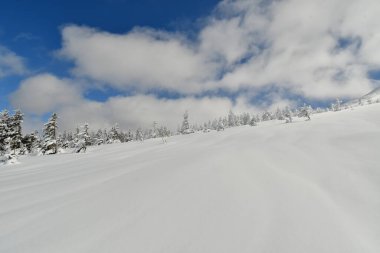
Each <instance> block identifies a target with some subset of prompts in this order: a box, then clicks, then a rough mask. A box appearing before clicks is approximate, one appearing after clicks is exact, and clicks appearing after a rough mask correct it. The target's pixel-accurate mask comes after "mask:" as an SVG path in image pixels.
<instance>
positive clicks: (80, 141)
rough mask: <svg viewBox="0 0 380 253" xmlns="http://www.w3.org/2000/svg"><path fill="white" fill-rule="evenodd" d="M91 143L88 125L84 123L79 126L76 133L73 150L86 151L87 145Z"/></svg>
mask: <svg viewBox="0 0 380 253" xmlns="http://www.w3.org/2000/svg"><path fill="white" fill-rule="evenodd" d="M89 145H91V142H90V134H89V125H88V123H84V124H83V126H82V127H81V128H80V131H79V133H78V138H77V141H76V143H75V152H76V153H80V152H81V151H83V152H86V150H87V146H89Z"/></svg>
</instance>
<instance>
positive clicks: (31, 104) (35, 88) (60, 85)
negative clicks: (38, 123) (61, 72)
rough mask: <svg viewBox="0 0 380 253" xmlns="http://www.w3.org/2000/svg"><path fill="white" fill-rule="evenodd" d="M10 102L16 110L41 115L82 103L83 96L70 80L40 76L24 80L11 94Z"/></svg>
mask: <svg viewBox="0 0 380 253" xmlns="http://www.w3.org/2000/svg"><path fill="white" fill-rule="evenodd" d="M10 101H11V104H12V106H13V107H14V108H20V109H21V110H23V111H25V112H29V113H32V114H39V115H40V114H44V113H48V112H51V111H54V110H57V109H59V108H61V107H62V106H67V105H71V106H75V105H76V104H77V103H78V102H79V101H81V96H80V91H79V89H78V88H77V87H76V86H74V85H72V84H71V83H70V81H69V80H65V79H58V78H57V77H55V76H53V75H50V74H40V75H37V76H34V77H31V78H28V79H26V80H24V81H23V82H22V83H21V85H20V87H19V89H18V90H17V91H15V92H14V93H13V94H11V96H10Z"/></svg>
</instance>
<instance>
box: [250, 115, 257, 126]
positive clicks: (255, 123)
mask: <svg viewBox="0 0 380 253" xmlns="http://www.w3.org/2000/svg"><path fill="white" fill-rule="evenodd" d="M249 125H250V126H257V120H256V117H254V116H253V117H252V119H251V120H250V122H249Z"/></svg>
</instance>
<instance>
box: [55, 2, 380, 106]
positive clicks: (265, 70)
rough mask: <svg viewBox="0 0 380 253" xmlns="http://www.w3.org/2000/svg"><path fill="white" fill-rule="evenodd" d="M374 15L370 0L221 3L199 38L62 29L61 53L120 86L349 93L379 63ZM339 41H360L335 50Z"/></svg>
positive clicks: (359, 88)
mask: <svg viewBox="0 0 380 253" xmlns="http://www.w3.org/2000/svg"><path fill="white" fill-rule="evenodd" d="M360 10H361V11H360ZM379 12H380V4H378V3H377V1H375V0H363V1H354V0H329V1H327V0H323V1H314V0H302V1H300V0H284V1H251V0H240V1H229V0H225V1H223V2H221V3H220V4H219V5H218V7H217V8H216V11H215V12H214V13H213V14H212V15H211V16H210V17H209V18H208V22H206V25H205V26H204V27H203V29H201V31H200V33H199V35H198V39H197V40H196V41H190V40H188V39H186V38H185V36H181V35H179V34H176V33H168V32H162V31H155V30H152V29H141V28H140V29H135V30H133V31H131V32H129V33H127V34H124V35H116V34H111V33H107V32H102V31H99V30H94V29H90V28H86V27H78V26H67V27H66V28H64V29H63V31H62V34H63V48H62V50H61V54H62V55H64V56H66V57H67V58H69V59H72V60H74V62H75V64H76V66H75V68H74V72H75V73H76V74H78V75H82V76H87V77H89V78H91V79H94V80H98V81H102V82H106V83H108V84H109V85H111V86H113V87H116V88H119V89H125V88H130V87H135V88H138V89H139V90H140V91H141V90H142V91H144V90H149V89H169V90H175V91H178V92H180V93H184V94H188V93H199V92H202V91H207V90H213V89H216V88H224V89H230V90H238V89H241V88H247V87H248V88H252V87H255V88H257V87H266V86H270V85H273V84H276V85H278V86H282V87H286V88H289V89H290V90H292V91H293V92H294V93H298V94H301V95H304V96H306V97H308V98H317V99H326V98H328V99H330V98H332V97H335V96H343V97H355V96H358V95H361V94H363V93H365V92H367V91H369V90H370V89H371V87H372V83H371V81H370V80H368V78H367V72H368V70H369V69H373V68H379V67H380V60H379V59H380V55H379V53H378V52H380V51H379V50H377V47H378V45H379V42H380V35H378V32H377V30H378V24H379V23H380V18H379V15H378V13H379ZM363 13H365V15H364V14H363ZM341 38H357V42H356V45H355V46H347V47H346V48H341V49H339V48H337V45H338V41H339V39H341ZM358 41H360V43H358ZM338 49H339V50H338ZM223 72H227V73H224V76H223V77H222V79H221V80H219V79H218V78H217V77H218V76H220V73H223Z"/></svg>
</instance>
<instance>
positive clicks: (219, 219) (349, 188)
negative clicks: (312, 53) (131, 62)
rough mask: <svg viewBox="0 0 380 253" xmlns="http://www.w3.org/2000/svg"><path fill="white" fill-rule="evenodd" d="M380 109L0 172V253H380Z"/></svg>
mask: <svg viewBox="0 0 380 253" xmlns="http://www.w3.org/2000/svg"><path fill="white" fill-rule="evenodd" d="M379 115H380V104H372V105H368V106H363V107H358V108H355V110H346V111H341V112H329V113H323V114H318V115H314V117H313V119H312V121H309V122H305V121H303V119H302V120H301V119H300V120H299V121H298V122H295V123H293V124H283V123H281V122H266V123H262V124H260V125H259V126H257V127H248V126H247V127H237V128H231V129H227V130H226V131H224V132H211V133H207V134H203V133H197V134H193V135H188V136H176V137H172V138H169V140H168V143H167V144H162V143H161V141H160V140H158V139H157V140H149V141H146V142H144V143H127V144H114V145H106V146H102V147H98V148H93V149H90V151H89V152H88V153H86V154H62V155H56V156H43V157H31V158H24V159H23V160H21V164H18V165H12V166H3V167H0V252H2V253H3V252H4V253H5V252H12V253H13V252H28V253H30V252H36V253H37V252H38V253H44V252H46V253H47V252H48V253H52V252H54V253H57V252H70V253H73V252H91V253H94V252H102V253H103V252H112V253H118V252H123V253H125V252H131V253H132V252H133V253H139V252H141V253H149V252H164V253H170V252H173V253H174V252H175V253H178V252H207V253H212V252H215V253H222V252H229V253H230V252H239V253H244V252H250V253H252V252H274V253H278V252H281V253H283V252H289V253H295V252H302V253H305V252H308V253H311V252H318V253H322V252H328V253H331V252H334V253H337V252H342V253H349V252H361V253H363V252H376V253H377V252H380V151H379V150H380V116H379Z"/></svg>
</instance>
